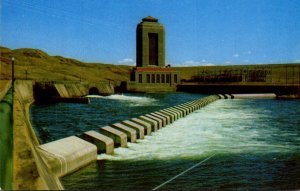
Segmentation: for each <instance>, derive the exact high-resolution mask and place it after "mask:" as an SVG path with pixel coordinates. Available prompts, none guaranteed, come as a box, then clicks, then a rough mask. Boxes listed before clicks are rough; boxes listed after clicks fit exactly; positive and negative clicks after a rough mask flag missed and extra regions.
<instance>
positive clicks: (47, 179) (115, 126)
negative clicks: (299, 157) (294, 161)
mask: <svg viewBox="0 0 300 191" xmlns="http://www.w3.org/2000/svg"><path fill="white" fill-rule="evenodd" d="M15 88H16V89H15V96H14V103H15V108H14V111H15V113H14V118H15V120H16V123H14V126H16V127H15V128H13V130H14V131H15V132H14V137H15V139H14V146H17V149H15V150H13V157H14V158H15V157H22V158H21V159H18V158H16V159H15V161H14V165H16V166H21V167H22V165H25V164H30V166H28V165H26V166H23V167H24V168H23V167H22V168H15V167H14V168H13V174H17V175H18V176H17V177H16V178H17V179H16V180H14V181H13V183H14V184H15V183H19V182H22V184H18V185H19V186H20V187H15V186H14V188H19V189H21V188H23V189H25V188H38V187H39V188H44V189H63V188H64V186H65V182H63V184H64V186H63V185H62V183H61V181H62V180H60V179H61V178H60V177H62V176H63V177H64V178H65V177H66V178H67V179H68V176H65V175H67V174H71V173H72V172H75V171H77V170H78V169H79V168H81V167H83V166H86V165H87V164H89V163H90V162H91V161H96V160H97V159H98V161H99V159H102V158H103V156H104V158H105V157H107V156H112V157H116V156H117V155H118V156H119V157H120V151H122V152H125V153H131V155H132V154H134V152H133V151H132V149H133V148H135V147H145V145H144V146H143V144H142V143H143V142H144V141H146V142H147V141H149V138H150V140H153V138H154V139H157V138H155V137H157V136H159V137H158V138H159V139H161V138H162V137H161V136H164V135H162V134H164V133H165V132H166V131H169V130H171V129H172V128H163V127H164V126H166V125H168V124H170V123H173V122H174V121H176V120H177V119H179V118H181V117H184V116H187V117H186V118H185V119H189V118H190V117H193V116H195V114H197V113H198V112H200V113H201V115H202V116H207V115H206V114H205V113H203V112H205V110H206V109H207V108H211V110H210V112H212V111H214V110H216V109H217V110H220V109H221V108H222V107H221V106H222V105H221V106H220V107H219V108H218V107H217V108H212V107H215V106H218V105H219V103H222V102H224V103H225V102H226V103H228V104H227V106H226V107H228V105H230V104H232V103H231V101H227V100H226V101H225V100H223V101H221V100H220V101H218V102H216V103H214V104H213V105H210V106H208V107H205V108H203V109H201V110H199V111H197V112H193V111H196V110H197V108H198V109H199V108H201V107H203V106H204V105H206V104H208V103H210V101H209V100H207V98H203V99H199V95H198V96H197V95H195V94H191V95H190V96H191V99H189V100H187V101H181V102H180V101H178V100H180V99H178V100H177V102H176V100H175V99H172V94H168V95H171V96H167V99H171V100H173V101H172V102H173V105H172V106H167V105H165V106H164V107H159V109H156V110H151V111H150V110H147V111H148V113H142V114H141V113H140V115H139V117H136V116H138V115H131V116H133V117H128V118H127V119H126V118H122V119H121V120H119V121H114V122H112V123H110V124H109V125H104V124H103V125H102V124H101V123H100V124H101V125H100V126H99V127H97V128H95V129H93V130H90V131H89V130H88V129H86V130H85V131H83V132H84V133H83V134H82V135H78V134H76V133H74V134H68V135H66V134H65V133H64V135H65V137H66V138H64V137H60V138H58V140H56V141H52V142H51V141H50V142H48V143H43V144H42V145H40V144H39V141H38V140H37V137H36V135H35V133H37V132H34V131H33V129H32V127H30V121H29V107H28V106H29V105H30V104H31V103H32V102H33V100H34V95H33V83H29V82H24V81H16V86H15ZM179 95H180V94H179ZM175 96H176V97H178V94H176V95H175ZM253 96H254V97H257V96H258V95H253V94H252V95H246V94H245V95H236V94H232V95H230V94H222V95H213V96H209V97H212V100H218V99H220V98H221V99H232V98H237V99H236V100H237V102H236V103H238V102H241V101H238V100H241V98H253ZM259 96H260V98H274V97H275V95H274V94H265V95H261V94H260V95H259ZM89 97H92V96H89ZM133 97H134V96H133ZM164 97H165V96H164V95H163V96H162V97H160V98H162V100H163V101H164ZM179 97H180V96H179ZM197 97H198V99H197ZM200 97H201V95H200ZM115 98H117V99H122V100H127V101H128V100H130V99H132V97H131V96H121V95H112V96H109V97H103V98H102V99H98V100H104V102H107V101H108V100H112V102H115V101H116V100H115ZM173 98H174V97H173ZM134 100H135V102H130V103H129V102H128V103H129V104H131V105H132V106H134V105H140V106H145V104H146V105H156V104H157V103H156V100H155V99H153V98H152V97H150V98H147V99H144V98H142V97H139V98H138V97H135V98H134ZM203 100H206V102H205V101H203ZM136 101H137V102H136ZM250 101H251V100H250ZM267 102H270V101H268V100H267ZM274 102H276V101H275V100H274ZM92 103H94V102H92ZM101 103H102V102H101ZM182 103H184V104H182ZM293 103H294V102H293ZM282 104H283V103H282ZM284 104H288V105H290V104H289V103H286V102H285V103H284ZM291 104H292V103H291ZM51 105H60V104H51ZM62 105H66V106H70V105H73V106H75V105H76V107H73V109H75V111H78V110H77V109H76V108H81V106H91V105H92V104H88V105H86V104H63V103H62ZM174 105H175V106H174ZM234 105H235V104H234ZM77 106H78V107H77ZM290 106H291V105H290ZM33 107H35V106H34V105H33ZM26 108H27V109H26ZM141 108H142V107H141ZM157 108H158V107H157ZM288 108H290V107H288ZM118 109H119V108H118ZM248 109H249V108H247V109H245V111H247V110H248ZM94 111H95V110H94ZM96 111H97V110H96ZM98 111H99V110H98ZM202 111H203V112H202ZM257 111H260V110H256V112H257ZM262 111H265V109H263V110H262ZM52 112H53V110H52ZM191 112H193V114H192V115H188V114H190V113H191ZM295 112H296V113H297V111H295ZM295 112H294V113H295ZM75 113H76V112H75ZM112 113H113V110H112ZM31 114H32V113H31ZM57 114H58V113H56V114H55V115H57ZM223 115H224V114H223ZM241 117H243V116H241ZM245 117H247V115H245ZM262 117H264V115H262ZM118 119H119V118H118ZM185 119H182V120H179V121H178V122H179V123H180V121H182V122H184V120H185ZM64 120H66V119H64ZM202 120H203V119H202ZM178 122H176V123H173V124H172V125H170V127H173V126H174V124H177V123H178ZM185 123H186V122H185ZM198 123H199V122H198ZM200 123H201V124H202V121H201V122H200ZM93 124H97V123H93ZM98 124H99V123H98ZM28 125H29V126H28ZM178 125H179V126H183V124H182V123H181V124H178ZM203 125H204V124H203ZM26 126H27V129H28V130H29V131H28V132H26V131H25V127H26ZM184 126H185V125H184ZM188 126H189V125H188ZM188 126H187V128H184V129H185V132H186V131H190V130H188V129H189V128H188ZM204 126H205V125H204ZM280 126H281V125H280ZM70 127H72V128H73V126H70ZM161 128H163V129H161ZM100 129H103V132H104V133H106V135H104V134H102V133H101V132H100ZM219 129H223V128H219ZM262 129H264V128H262ZM227 130H228V129H227V128H224V132H226V131H227ZM171 131H173V130H171ZM196 131H198V130H197V129H194V130H193V132H196ZM224 132H223V133H224ZM152 133H153V134H154V136H148V135H150V134H152ZM202 133H203V132H201V134H202ZM241 133H243V132H241V131H239V134H241ZM75 134H76V136H71V135H75ZM179 134H180V133H179ZM183 134H185V133H183ZM256 134H257V132H253V135H256ZM267 134H268V133H266V134H265V135H267ZM271 134H272V133H271ZM275 134H276V133H275ZM251 135H252V134H251ZM167 136H168V135H167ZM172 136H173V135H172ZM181 136H182V134H181ZM203 136H205V135H203ZM20 137H21V138H20ZM177 138H179V137H177ZM177 138H176V139H177ZM29 139H31V141H32V143H31V145H30V144H29V145H28V144H27V142H30V141H28V140H29ZM163 140H164V141H166V140H167V139H166V140H165V139H163ZM181 141H182V140H181ZM136 142H137V144H136ZM167 142H169V141H167ZM172 144H173V146H174V145H175V144H177V143H175V142H172ZM205 144H206V143H205ZM135 145H136V146H135ZM201 145H202V144H201ZM146 146H147V145H146ZM275 146H276V145H275ZM58 147H61V149H59V150H57V149H56V148H58ZM117 147H119V148H117ZM128 147H129V149H128ZM70 148H72V151H70V150H71V149H70ZM115 148H117V149H115ZM276 148H277V147H276ZM278 148H279V147H278ZM280 148H281V147H280ZM291 148H293V147H291ZM119 149H123V150H119ZM211 149H212V150H214V147H213V148H211ZM82 150H84V151H82ZM126 150H127V151H126ZM30 151H31V154H30ZM153 152H155V151H153ZM183 152H184V153H185V152H186V151H185V150H183ZM191 152H193V151H191ZM68 153H72V154H71V155H69V154H68ZM98 153H103V155H102V154H101V155H98V156H97V154H98ZM26 154H27V155H26ZM114 155H115V156H114ZM1 156H3V155H1ZM30 156H31V157H30ZM121 156H122V157H123V155H121ZM176 156H177V155H176ZM76 158H77V160H80V162H77V161H76ZM131 158H132V157H131ZM109 160H110V159H108V161H109ZM20 161H24V162H23V163H21V162H20ZM71 161H72V162H71ZM97 163H98V162H97ZM31 164H32V165H31ZM94 164H95V163H92V164H91V165H94ZM35 165H36V166H35ZM85 169H86V168H83V170H85ZM16 171H17V173H16ZM78 172H80V173H81V170H80V171H77V172H75V173H72V175H70V176H73V174H78ZM22 173H23V174H22ZM53 174H54V175H53ZM39 175H40V176H39ZM29 176H30V177H29ZM14 178H15V177H14ZM26 182H27V183H28V184H26ZM43 182H44V183H43ZM42 183H43V184H44V186H41V185H42ZM29 184H30V185H29ZM21 186H23V187H21ZM69 186H70V183H68V184H66V188H69ZM2 188H3V187H2Z"/></svg>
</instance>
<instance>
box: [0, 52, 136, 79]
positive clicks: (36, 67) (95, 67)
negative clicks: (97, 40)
mask: <svg viewBox="0 0 300 191" xmlns="http://www.w3.org/2000/svg"><path fill="white" fill-rule="evenodd" d="M11 57H14V58H15V77H16V78H17V79H25V78H26V71H27V79H32V80H51V81H52V80H53V81H58V80H76V81H77V80H78V81H80V80H82V81H102V80H114V81H124V80H129V72H130V70H131V69H132V67H131V66H123V65H112V64H103V63H84V62H80V61H78V60H75V59H70V58H64V57H61V56H50V55H48V54H47V53H45V52H43V51H41V50H37V49H29V48H22V49H15V50H11V49H9V48H5V47H0V61H1V62H0V79H2V80H3V79H11Z"/></svg>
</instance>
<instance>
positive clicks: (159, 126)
mask: <svg viewBox="0 0 300 191" xmlns="http://www.w3.org/2000/svg"><path fill="white" fill-rule="evenodd" d="M145 116H146V117H149V118H150V119H153V120H155V121H157V122H158V129H161V128H162V127H164V122H163V119H161V118H158V117H155V116H153V115H150V114H146V115H145Z"/></svg>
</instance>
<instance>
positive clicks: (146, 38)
mask: <svg viewBox="0 0 300 191" xmlns="http://www.w3.org/2000/svg"><path fill="white" fill-rule="evenodd" d="M136 66H137V67H164V66H165V29H164V26H163V25H161V24H160V23H159V22H158V19H156V18H153V17H151V16H148V17H146V18H143V19H142V22H140V23H139V24H138V25H137V28H136Z"/></svg>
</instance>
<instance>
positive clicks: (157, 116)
mask: <svg viewBox="0 0 300 191" xmlns="http://www.w3.org/2000/svg"><path fill="white" fill-rule="evenodd" d="M148 115H149V116H152V117H155V118H158V119H160V120H162V127H165V126H166V125H167V118H165V117H163V116H161V115H157V114H155V113H149V114H148ZM146 116H147V115H146Z"/></svg>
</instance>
